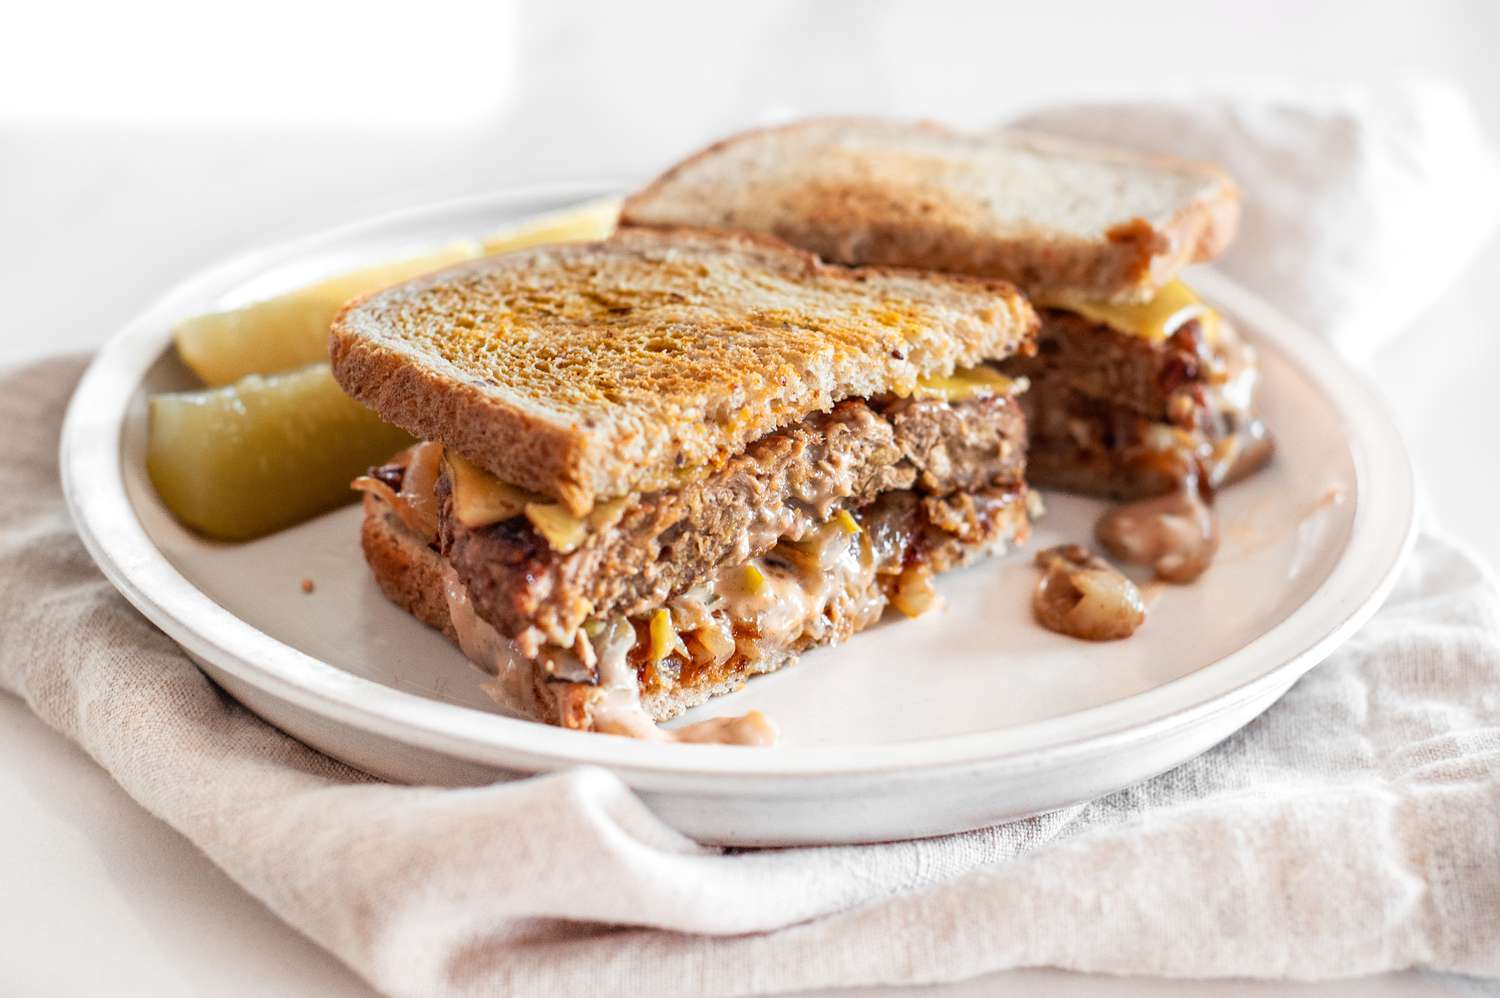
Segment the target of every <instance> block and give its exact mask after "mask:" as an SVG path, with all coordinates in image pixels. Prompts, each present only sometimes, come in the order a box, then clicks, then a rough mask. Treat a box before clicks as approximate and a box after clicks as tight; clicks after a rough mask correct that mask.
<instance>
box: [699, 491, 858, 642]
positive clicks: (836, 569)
mask: <svg viewBox="0 0 1500 998" xmlns="http://www.w3.org/2000/svg"><path fill="white" fill-rule="evenodd" d="M876 569H877V559H876V557H875V551H874V549H873V547H872V545H871V544H870V542H869V540H868V539H867V538H866V537H865V535H864V533H863V532H859V533H854V534H851V533H849V532H848V528H847V526H846V525H845V524H844V523H843V522H841V521H840V520H838V519H835V520H833V521H831V522H829V523H826V524H823V525H822V526H820V527H818V528H817V529H816V530H814V531H812V532H811V533H810V534H809V535H808V536H807V537H806V538H804V539H803V540H801V541H798V542H796V543H786V542H783V543H782V544H779V545H777V547H775V548H773V549H772V550H771V551H770V552H769V553H767V554H766V555H764V556H762V557H760V558H753V559H751V560H750V561H748V562H746V563H744V564H742V565H735V566H733V567H731V568H725V569H721V570H720V571H719V572H718V573H717V575H716V576H715V577H714V580H713V582H712V584H711V586H710V591H711V592H712V593H713V594H714V595H715V596H718V597H719V598H720V601H721V602H720V603H719V605H718V607H716V609H720V610H721V612H722V614H723V616H725V617H726V618H727V619H728V620H729V621H731V622H732V623H733V624H736V625H741V626H743V627H745V628H748V629H749V630H752V631H754V633H755V637H754V638H750V639H741V640H740V642H739V647H740V650H741V651H742V652H743V653H744V654H745V657H746V658H749V659H751V660H758V659H760V658H763V657H764V656H765V654H766V652H768V651H773V650H786V649H791V648H794V647H796V646H797V645H798V644H800V643H802V641H803V640H804V639H807V640H811V641H818V640H821V639H822V638H823V637H824V636H825V635H826V633H827V630H828V628H829V627H830V626H831V625H830V623H829V619H828V616H827V615H826V614H825V613H824V611H825V610H826V609H827V608H828V606H829V604H830V603H831V602H832V601H833V600H834V599H835V598H836V597H839V596H846V597H849V598H850V599H852V600H853V601H854V602H853V604H852V605H850V606H847V607H843V608H841V609H842V610H843V612H844V614H845V615H847V616H848V617H849V618H850V619H852V620H853V621H855V628H856V629H859V628H863V627H865V626H866V625H867V624H869V623H873V622H874V621H875V620H876V619H878V618H879V616H880V614H881V611H883V610H884V609H885V599H884V596H883V594H882V593H881V591H880V588H879V586H877V585H876V584H875V573H876Z"/></svg>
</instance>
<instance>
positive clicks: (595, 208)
mask: <svg viewBox="0 0 1500 998" xmlns="http://www.w3.org/2000/svg"><path fill="white" fill-rule="evenodd" d="M619 220H620V202H619V201H617V200H613V199H611V200H606V201H591V202H589V203H588V204H584V205H579V206H578V207H576V208H569V209H568V210H567V211H560V212H556V213H554V214H551V215H543V216H541V217H540V218H534V219H532V220H531V221H529V222H524V223H522V224H521V225H518V226H515V227H514V228H510V229H504V230H502V231H500V232H496V233H495V234H494V235H492V236H490V237H489V238H488V239H486V240H485V241H484V253H485V255H486V256H495V255H496V254H498V253H509V252H511V251H512V250H518V249H525V248H526V247H528V246H545V245H547V244H548V243H576V242H585V241H587V240H590V239H604V238H606V237H607V236H608V235H609V234H610V233H612V232H614V231H615V224H616V223H617V222H619Z"/></svg>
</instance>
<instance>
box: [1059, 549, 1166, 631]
mask: <svg viewBox="0 0 1500 998" xmlns="http://www.w3.org/2000/svg"><path fill="white" fill-rule="evenodd" d="M1036 564H1037V567H1038V568H1040V569H1042V578H1041V580H1040V581H1039V582H1038V583H1037V585H1036V592H1035V593H1034V594H1033V595H1032V598H1031V612H1032V613H1033V614H1034V615H1035V616H1036V619H1037V622H1038V623H1040V624H1041V625H1042V626H1043V627H1045V628H1047V629H1048V630H1049V631H1056V632H1057V633H1059V634H1066V635H1068V636H1069V637H1072V638H1082V639H1083V640H1085V641H1115V640H1118V639H1120V638H1128V637H1130V636H1131V635H1132V634H1134V633H1135V631H1136V628H1138V627H1140V626H1141V624H1143V623H1144V622H1145V620H1146V605H1145V603H1144V602H1142V600H1141V594H1140V590H1138V589H1137V588H1136V586H1135V583H1133V582H1131V581H1130V580H1129V579H1127V578H1126V577H1125V576H1123V575H1121V574H1120V573H1119V572H1117V571H1115V569H1114V568H1113V567H1111V566H1110V565H1109V563H1108V562H1106V561H1104V560H1103V559H1102V558H1099V557H1097V556H1095V555H1092V554H1090V553H1089V552H1088V551H1087V550H1085V549H1084V548H1081V547H1079V546H1078V545H1077V544H1063V545H1060V546H1058V547H1054V548H1048V549H1047V550H1045V551H1040V552H1038V553H1037V556H1036Z"/></svg>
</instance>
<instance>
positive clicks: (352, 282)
mask: <svg viewBox="0 0 1500 998" xmlns="http://www.w3.org/2000/svg"><path fill="white" fill-rule="evenodd" d="M479 254H480V247H479V245H478V244H477V243H455V244H454V245H452V246H448V247H445V248H443V249H441V250H437V251H436V252H433V253H429V254H427V255H425V256H421V257H417V258H415V259H411V260H402V261H400V262H398V263H386V264H381V265H379V266H376V267H366V268H364V269H363V270H356V271H353V272H352V273H348V274H344V275H342V276H339V277H334V278H330V279H329V280H326V281H321V282H319V283H317V284H313V285H309V286H308V287H305V288H301V289H299V290H297V291H292V292H290V293H288V294H284V295H280V296H278V297H276V298H268V299H266V300H265V301H259V302H255V303H254V304H252V305H246V306H245V307H244V308H236V309H231V310H230V311H227V312H213V313H211V314H209V315H199V316H195V317H194V318H191V319H187V320H185V321H184V322H181V323H179V324H178V325H177V328H176V329H174V330H172V338H173V339H174V340H175V341H176V343H177V353H178V356H180V357H181V358H182V361H183V363H185V364H187V366H188V367H190V368H192V370H193V373H194V374H196V375H198V377H200V378H202V379H203V382H204V384H207V385H227V384H231V383H233V382H235V381H238V380H239V379H240V378H243V377H244V376H245V375H247V374H269V373H272V372H275V371H286V370H290V369H291V368H294V367H302V366H303V365H305V364H311V363H314V362H316V361H320V360H327V359H328V327H329V326H330V325H331V324H332V323H333V317H334V316H335V315H337V314H338V311H339V309H341V308H343V307H344V303H345V302H347V301H348V300H349V299H351V298H356V297H358V296H359V295H364V294H369V293H370V292H373V291H379V290H380V289H381V288H387V287H390V286H391V285H392V284H400V283H401V282H402V281H405V280H408V279H410V278H413V277H417V276H419V275H421V274H426V273H429V272H430V271H434V270H439V269H441V268H443V267H446V266H449V265H450V264H455V263H461V262H463V261H464V260H471V259H473V258H474V257H476V256H478V255H479Z"/></svg>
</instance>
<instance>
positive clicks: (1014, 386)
mask: <svg viewBox="0 0 1500 998" xmlns="http://www.w3.org/2000/svg"><path fill="white" fill-rule="evenodd" d="M1025 390H1026V379H1025V378H1007V377H1006V376H1005V375H1003V374H1001V373H1000V372H999V371H997V370H995V369H994V368H993V367H990V366H988V365H986V364H980V365H979V366H978V367H961V368H959V369H958V370H956V371H954V372H953V373H952V374H950V375H948V376H947V377H927V378H921V379H919V380H918V381H917V387H916V391H914V392H913V393H912V394H913V395H914V396H915V397H917V398H919V399H942V400H943V401H945V402H962V401H964V400H965V399H971V398H989V397H990V396H992V395H1010V394H1012V393H1015V392H1021V391H1025Z"/></svg>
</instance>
